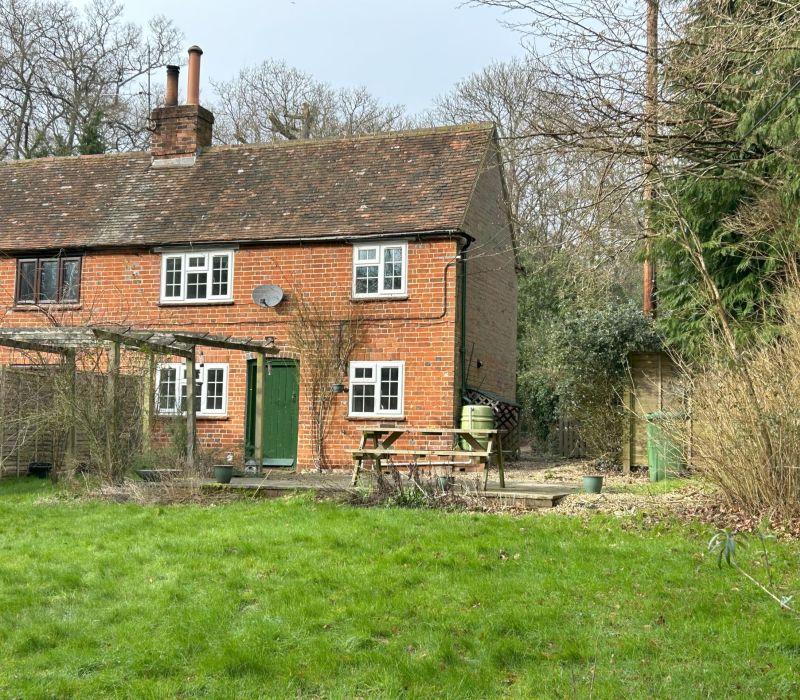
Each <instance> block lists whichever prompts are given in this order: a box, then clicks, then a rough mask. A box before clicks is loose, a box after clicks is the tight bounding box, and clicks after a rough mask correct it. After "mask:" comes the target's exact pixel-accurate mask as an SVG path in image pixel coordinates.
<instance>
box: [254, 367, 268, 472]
mask: <svg viewBox="0 0 800 700" xmlns="http://www.w3.org/2000/svg"><path fill="white" fill-rule="evenodd" d="M265 359H266V357H265V355H264V353H263V352H259V353H257V354H256V410H255V414H256V415H255V428H254V429H255V436H254V438H255V439H254V445H253V452H254V454H253V458H254V459H255V460H256V462H258V469H259V471H260V470H261V467H262V463H263V461H264V430H263V428H264V372H265V371H266V364H267V363H266V362H265V361H264V360H265Z"/></svg>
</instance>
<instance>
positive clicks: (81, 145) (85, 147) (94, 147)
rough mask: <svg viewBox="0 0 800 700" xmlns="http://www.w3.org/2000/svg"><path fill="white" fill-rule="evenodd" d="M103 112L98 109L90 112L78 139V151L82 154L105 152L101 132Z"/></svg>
mask: <svg viewBox="0 0 800 700" xmlns="http://www.w3.org/2000/svg"><path fill="white" fill-rule="evenodd" d="M102 123H103V112H102V111H101V110H99V109H97V110H95V111H94V112H92V114H91V115H90V117H89V118H88V119H87V120H86V123H85V124H84V125H83V130H82V131H81V135H80V139H79V140H78V153H80V155H82V156H89V155H95V154H97V153H105V152H106V143H105V140H104V139H103V133H102Z"/></svg>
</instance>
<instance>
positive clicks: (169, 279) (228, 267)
mask: <svg viewBox="0 0 800 700" xmlns="http://www.w3.org/2000/svg"><path fill="white" fill-rule="evenodd" d="M232 299H233V251H232V250H205V251H203V250H193V251H189V252H184V253H162V255H161V301H162V302H166V303H183V304H195V303H198V302H209V301H231V300H232Z"/></svg>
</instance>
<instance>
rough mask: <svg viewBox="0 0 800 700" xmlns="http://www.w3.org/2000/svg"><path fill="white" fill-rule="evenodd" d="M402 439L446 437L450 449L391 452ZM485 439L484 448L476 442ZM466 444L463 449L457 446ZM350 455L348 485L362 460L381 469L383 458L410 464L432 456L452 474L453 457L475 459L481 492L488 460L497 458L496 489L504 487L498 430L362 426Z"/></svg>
mask: <svg viewBox="0 0 800 700" xmlns="http://www.w3.org/2000/svg"><path fill="white" fill-rule="evenodd" d="M404 436H429V437H432V438H433V437H440V438H441V437H450V438H451V447H450V449H440V448H437V447H431V448H426V447H420V448H413V449H403V450H399V449H395V448H394V444H395V443H396V442H397V441H398V440H400V438H402V437H404ZM481 438H484V439H485V440H486V445H482V444H481V443H480V439H481ZM463 443H466V445H467V446H468V447H467V448H466V449H465V448H464V447H462V446H461V445H462V444H463ZM351 453H352V455H353V462H354V466H353V479H352V485H353V486H355V485H356V483H357V482H358V475H359V473H360V472H361V469H362V468H363V464H364V462H365V461H370V462H372V465H373V470H380V469H381V462H382V461H383V460H384V459H385V460H387V461H391V460H392V459H393V458H394V457H405V458H407V459H410V460H412V461H416V460H418V459H423V460H430V459H431V458H432V457H447V458H449V459H448V461H447V464H448V465H449V467H450V471H451V473H452V469H453V465H454V464H456V462H455V458H458V457H464V458H467V459H468V460H469V462H463V463H465V464H466V463H470V462H472V461H475V460H477V462H478V463H480V464H483V490H484V491H485V490H486V486H487V483H488V481H489V469H490V465H491V461H492V458H493V457H495V456H496V458H497V469H498V471H499V473H500V488H505V486H506V482H505V474H504V471H503V439H502V435H501V431H500V430H488V429H483V428H399V427H391V428H385V427H377V428H376V427H365V428H361V442H360V444H359V446H358V449H356V450H351Z"/></svg>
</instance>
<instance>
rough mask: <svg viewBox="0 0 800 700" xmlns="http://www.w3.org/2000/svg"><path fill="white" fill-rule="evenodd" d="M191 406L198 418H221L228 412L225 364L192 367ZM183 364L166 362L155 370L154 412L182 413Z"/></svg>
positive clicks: (183, 408)
mask: <svg viewBox="0 0 800 700" xmlns="http://www.w3.org/2000/svg"><path fill="white" fill-rule="evenodd" d="M194 380H195V387H194V407H195V412H196V413H197V415H198V416H201V417H202V416H224V415H226V413H227V410H228V365H226V364H222V363H214V362H211V363H209V362H207V363H205V364H203V366H202V367H201V366H200V365H196V366H195V370H194ZM186 382H187V377H186V365H185V364H183V363H182V362H169V363H164V364H161V365H159V366H158V368H157V369H156V410H157V411H158V413H159V414H160V415H162V416H178V415H182V414H184V413H186Z"/></svg>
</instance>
